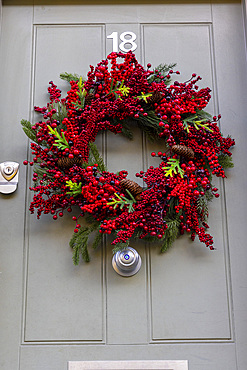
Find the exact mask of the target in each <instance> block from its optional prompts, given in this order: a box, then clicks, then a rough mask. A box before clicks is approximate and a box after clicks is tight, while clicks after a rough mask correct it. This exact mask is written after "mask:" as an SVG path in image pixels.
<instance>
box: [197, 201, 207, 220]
mask: <svg viewBox="0 0 247 370" xmlns="http://www.w3.org/2000/svg"><path fill="white" fill-rule="evenodd" d="M196 209H197V213H198V214H199V215H200V216H201V221H205V222H207V219H208V201H207V198H206V197H205V195H204V196H200V197H199V198H198V199H197V201H196Z"/></svg>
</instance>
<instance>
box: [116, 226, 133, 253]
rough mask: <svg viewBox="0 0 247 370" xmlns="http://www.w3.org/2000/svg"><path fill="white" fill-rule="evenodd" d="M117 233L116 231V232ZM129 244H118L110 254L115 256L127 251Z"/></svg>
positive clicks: (128, 242)
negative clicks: (124, 250)
mask: <svg viewBox="0 0 247 370" xmlns="http://www.w3.org/2000/svg"><path fill="white" fill-rule="evenodd" d="M116 233H117V231H116ZM129 244H130V241H129V240H127V242H126V243H118V244H116V245H115V246H114V248H113V249H112V253H113V254H115V253H117V252H121V251H122V250H123V249H127V248H128V247H129Z"/></svg>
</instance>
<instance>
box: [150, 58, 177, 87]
mask: <svg viewBox="0 0 247 370" xmlns="http://www.w3.org/2000/svg"><path fill="white" fill-rule="evenodd" d="M176 64H177V63H170V64H159V65H158V66H157V67H156V68H154V70H153V71H154V73H153V74H152V75H150V77H149V78H148V82H149V83H152V82H154V81H158V82H159V81H161V79H160V77H159V74H160V75H161V76H163V77H165V76H166V75H167V74H168V72H169V71H170V70H171V69H173V68H174V67H175V66H176ZM156 71H157V72H158V73H157V72H156ZM162 81H165V83H166V84H169V83H170V82H171V79H170V78H169V79H165V80H162Z"/></svg>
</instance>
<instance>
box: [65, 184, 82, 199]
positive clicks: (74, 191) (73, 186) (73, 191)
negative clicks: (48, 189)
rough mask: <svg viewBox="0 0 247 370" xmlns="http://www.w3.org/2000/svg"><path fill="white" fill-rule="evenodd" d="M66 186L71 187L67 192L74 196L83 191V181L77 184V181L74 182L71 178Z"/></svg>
mask: <svg viewBox="0 0 247 370" xmlns="http://www.w3.org/2000/svg"><path fill="white" fill-rule="evenodd" d="M66 186H68V187H69V188H70V191H67V192H66V194H68V195H72V196H73V197H76V196H77V195H80V194H81V191H82V184H81V182H79V184H77V183H76V182H72V181H71V180H69V181H66Z"/></svg>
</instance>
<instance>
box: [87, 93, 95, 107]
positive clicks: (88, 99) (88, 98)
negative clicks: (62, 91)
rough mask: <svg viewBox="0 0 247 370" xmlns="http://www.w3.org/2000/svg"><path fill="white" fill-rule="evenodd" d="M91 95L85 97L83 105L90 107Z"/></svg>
mask: <svg viewBox="0 0 247 370" xmlns="http://www.w3.org/2000/svg"><path fill="white" fill-rule="evenodd" d="M93 96H94V95H93V94H92V93H89V94H87V95H86V97H85V105H90V104H91V102H92V99H93Z"/></svg>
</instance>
